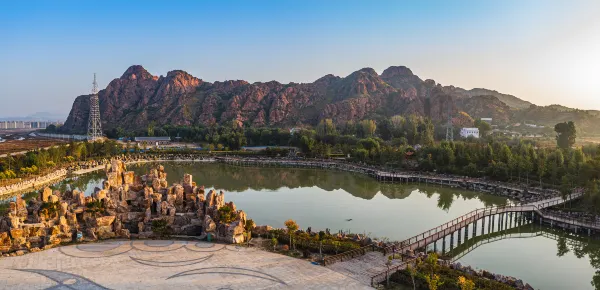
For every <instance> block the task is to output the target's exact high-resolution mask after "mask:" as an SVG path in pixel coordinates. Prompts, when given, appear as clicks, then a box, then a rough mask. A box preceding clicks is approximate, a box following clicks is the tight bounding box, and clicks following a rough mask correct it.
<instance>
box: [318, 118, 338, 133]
mask: <svg viewBox="0 0 600 290" xmlns="http://www.w3.org/2000/svg"><path fill="white" fill-rule="evenodd" d="M316 130H317V135H319V136H320V137H325V136H329V135H336V134H337V132H336V129H335V125H334V124H333V121H332V120H331V119H322V120H321V121H320V122H319V124H318V125H317V128H316Z"/></svg>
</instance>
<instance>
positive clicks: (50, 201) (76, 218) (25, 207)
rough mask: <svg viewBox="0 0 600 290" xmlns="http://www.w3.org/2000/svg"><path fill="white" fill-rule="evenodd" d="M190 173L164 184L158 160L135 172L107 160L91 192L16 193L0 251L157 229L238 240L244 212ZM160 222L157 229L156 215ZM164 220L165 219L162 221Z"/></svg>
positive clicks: (2, 225) (1, 230)
mask: <svg viewBox="0 0 600 290" xmlns="http://www.w3.org/2000/svg"><path fill="white" fill-rule="evenodd" d="M192 180H193V179H192V176H191V175H189V174H186V175H184V176H183V182H182V184H174V185H173V186H171V187H167V186H166V185H167V184H166V173H165V172H164V168H162V166H160V167H157V168H155V169H153V170H151V172H150V173H148V174H146V175H144V176H142V177H137V176H134V174H133V173H132V172H130V171H126V168H125V164H124V163H123V162H121V161H119V160H113V161H112V162H111V164H110V165H109V166H107V167H106V182H105V183H104V188H102V189H100V188H96V189H95V190H94V193H92V195H91V196H84V193H83V192H79V191H77V190H74V191H72V192H64V193H61V192H58V191H55V192H52V190H51V189H50V188H44V189H43V190H42V191H41V192H40V195H39V197H38V198H36V199H32V200H31V201H30V202H29V204H27V203H26V202H25V201H24V200H23V199H21V198H20V197H18V198H17V199H16V200H15V201H13V202H11V203H10V204H9V210H8V211H7V212H6V215H5V216H2V217H0V254H2V253H8V252H17V251H25V250H27V251H30V252H31V251H33V249H37V250H39V249H47V248H50V247H53V246H56V245H60V244H62V243H69V242H73V241H81V240H83V241H95V240H97V239H111V238H135V237H137V238H149V237H152V236H155V235H157V234H160V235H162V234H165V233H168V234H174V235H191V236H203V235H208V234H211V235H213V236H214V238H215V239H217V240H220V241H224V242H229V243H241V242H244V239H245V236H244V230H245V229H244V225H245V223H246V218H247V217H246V214H245V213H244V212H243V211H241V210H236V207H235V204H233V202H229V203H226V202H225V194H224V193H223V192H220V193H217V192H216V191H215V190H211V191H210V192H209V193H208V195H207V196H206V198H205V195H204V187H197V186H196V184H195V183H194V182H193V181H192ZM224 206H228V207H229V208H231V209H233V212H232V213H233V214H234V217H235V218H234V220H233V221H231V222H229V223H224V222H220V221H219V219H218V210H219V208H222V207H224ZM161 220H164V221H166V223H164V222H163V226H164V228H162V229H158V228H156V226H158V225H159V224H161V223H159V222H158V221H161ZM164 224H166V225H164Z"/></svg>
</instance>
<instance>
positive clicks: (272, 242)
mask: <svg viewBox="0 0 600 290" xmlns="http://www.w3.org/2000/svg"><path fill="white" fill-rule="evenodd" d="M277 244H279V242H278V241H277V238H271V246H273V252H275V247H277Z"/></svg>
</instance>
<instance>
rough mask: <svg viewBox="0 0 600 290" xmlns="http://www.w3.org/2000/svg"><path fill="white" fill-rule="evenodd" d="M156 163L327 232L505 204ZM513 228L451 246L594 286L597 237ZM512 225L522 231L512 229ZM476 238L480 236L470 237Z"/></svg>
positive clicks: (430, 219) (493, 267) (599, 263)
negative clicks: (487, 238)
mask: <svg viewBox="0 0 600 290" xmlns="http://www.w3.org/2000/svg"><path fill="white" fill-rule="evenodd" d="M161 164H162V165H164V166H165V171H166V172H167V174H168V175H167V180H168V182H169V184H172V183H174V182H179V181H180V180H181V179H182V178H183V174H184V173H189V174H192V175H193V180H194V181H195V182H196V183H197V184H198V185H204V186H205V187H206V188H207V189H212V188H214V189H217V190H223V191H224V192H225V200H226V201H233V202H235V204H236V206H237V208H238V209H242V210H244V211H245V212H246V213H247V215H248V217H249V218H251V219H253V220H254V221H255V222H256V224H257V225H271V226H273V227H283V222H284V221H285V220H287V219H293V220H295V221H297V222H298V224H299V225H300V227H301V228H303V229H306V228H307V227H312V229H313V230H325V229H326V228H328V229H330V230H331V232H337V231H339V230H343V231H346V232H353V233H361V234H367V235H369V236H371V237H378V238H389V239H391V240H403V239H406V238H409V237H411V236H414V235H416V234H419V233H421V232H423V231H426V230H429V229H430V228H433V227H436V226H438V225H441V224H443V223H445V222H447V221H450V220H452V219H453V218H456V217H459V216H461V215H463V214H465V213H468V212H469V211H472V210H474V209H478V208H483V207H489V206H497V205H506V204H511V201H510V200H508V199H506V198H504V197H499V196H494V195H490V194H484V193H478V192H473V191H465V190H460V189H454V188H447V187H438V186H435V187H434V186H428V185H425V184H384V183H378V182H376V181H375V180H374V179H371V178H369V177H366V176H363V175H359V174H352V173H347V172H339V171H326V170H320V169H296V168H252V167H236V166H231V165H225V164H207V163H192V162H186V163H178V162H167V163H165V162H163V163H161ZM152 166H154V164H150V163H145V164H139V165H130V166H128V169H129V170H133V171H135V172H136V173H137V174H145V173H147V172H148V170H149V169H150V168H152ZM103 179H104V174H103V172H96V173H90V174H86V175H83V176H80V177H78V178H77V179H76V180H66V181H63V182H60V183H58V184H56V185H54V186H53V188H55V189H59V190H63V191H64V190H66V189H68V188H77V189H79V190H81V191H84V192H85V193H86V194H88V195H89V194H91V193H92V192H93V190H94V188H95V187H97V186H98V187H100V186H101V184H102V181H103ZM28 196H33V194H29V195H28ZM511 233H512V234H511V236H510V237H507V238H502V239H499V240H496V241H493V242H489V243H483V244H481V245H480V246H478V247H475V248H474V249H472V250H471V251H469V252H461V253H459V254H457V256H459V258H458V261H459V262H461V263H462V264H465V265H471V266H473V267H474V268H480V269H486V270H488V271H491V272H494V273H499V274H503V275H510V276H514V277H517V278H520V279H522V280H524V281H525V282H527V283H530V284H531V285H532V286H534V287H535V288H536V289H596V288H595V287H594V286H592V284H591V281H592V279H598V281H599V283H598V284H599V286H600V274H597V269H600V244H599V243H598V241H597V240H593V239H590V238H588V237H581V236H577V235H574V234H569V233H566V232H564V231H560V230H554V229H550V228H547V227H539V226H536V225H533V224H527V225H523V226H520V227H518V228H516V229H512V230H511ZM515 233H520V234H519V235H516V236H517V237H515ZM482 239H485V236H483V237H481V238H478V239H474V240H473V241H472V242H473V243H475V242H477V241H480V240H482ZM465 243H467V242H465ZM467 245H468V244H467ZM557 254H561V255H557ZM598 289H600V288H598Z"/></svg>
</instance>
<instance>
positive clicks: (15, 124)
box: [0, 121, 62, 130]
mask: <svg viewBox="0 0 600 290" xmlns="http://www.w3.org/2000/svg"><path fill="white" fill-rule="evenodd" d="M50 125H55V126H60V125H62V122H51V121H0V130H8V129H46V128H47V127H48V126H50Z"/></svg>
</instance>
